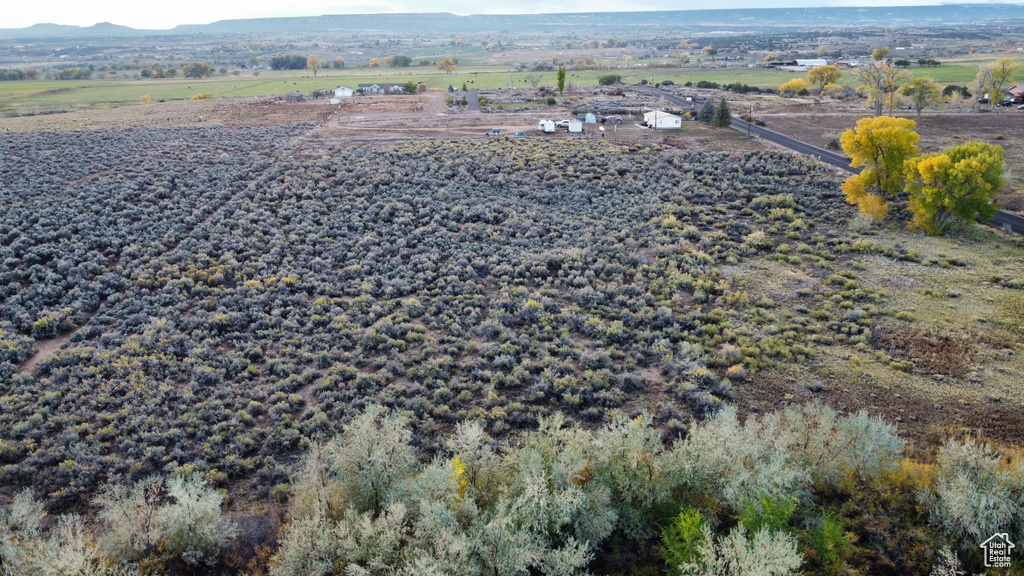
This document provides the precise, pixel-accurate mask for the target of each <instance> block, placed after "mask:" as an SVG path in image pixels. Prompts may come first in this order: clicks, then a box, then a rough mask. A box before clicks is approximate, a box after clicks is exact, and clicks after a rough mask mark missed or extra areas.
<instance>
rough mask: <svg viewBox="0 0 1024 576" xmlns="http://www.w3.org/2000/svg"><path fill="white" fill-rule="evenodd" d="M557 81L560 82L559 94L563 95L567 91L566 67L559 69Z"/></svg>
mask: <svg viewBox="0 0 1024 576" xmlns="http://www.w3.org/2000/svg"><path fill="white" fill-rule="evenodd" d="M555 80H556V81H557V82H558V93H559V94H561V93H562V92H563V91H564V90H565V66H559V67H558V74H557V75H556V76H555Z"/></svg>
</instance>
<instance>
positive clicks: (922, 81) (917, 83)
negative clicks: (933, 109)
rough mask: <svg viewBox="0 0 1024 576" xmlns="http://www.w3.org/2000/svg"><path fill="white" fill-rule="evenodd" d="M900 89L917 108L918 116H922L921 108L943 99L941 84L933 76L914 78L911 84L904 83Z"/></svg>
mask: <svg viewBox="0 0 1024 576" xmlns="http://www.w3.org/2000/svg"><path fill="white" fill-rule="evenodd" d="M900 91H901V92H902V93H903V95H904V96H906V97H907V98H909V99H910V103H911V104H912V105H913V106H914V109H915V110H917V115H918V117H920V116H921V110H923V109H924V108H925V107H927V106H930V105H932V104H937V103H939V102H941V101H942V91H941V90H939V85H938V84H936V83H935V82H933V81H932V79H931V78H926V77H923V76H922V77H921V78H914V79H913V80H911V82H910V84H905V85H903V87H902V88H901V89H900Z"/></svg>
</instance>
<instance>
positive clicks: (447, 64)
mask: <svg viewBox="0 0 1024 576" xmlns="http://www.w3.org/2000/svg"><path fill="white" fill-rule="evenodd" d="M437 69H438V70H444V71H445V73H446V74H451V73H452V72H455V60H452V59H451V58H445V59H444V60H441V61H440V62H438V63H437Z"/></svg>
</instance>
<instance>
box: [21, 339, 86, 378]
mask: <svg viewBox="0 0 1024 576" xmlns="http://www.w3.org/2000/svg"><path fill="white" fill-rule="evenodd" d="M73 334H74V332H68V333H67V334H61V335H60V336H57V337H56V338H50V339H48V340H37V341H36V343H35V352H33V353H32V355H31V356H29V357H28V359H27V360H25V363H24V364H22V365H21V368H19V369H18V373H19V374H31V373H32V370H33V369H35V367H36V364H38V363H40V362H42V361H43V360H45V359H46V358H47V357H48V356H49V355H50V354H53V353H54V352H56V351H57V350H60V348H61V346H63V345H64V344H65V343H66V342H69V341H70V340H71V336H72V335H73Z"/></svg>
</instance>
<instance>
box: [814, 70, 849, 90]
mask: <svg viewBox="0 0 1024 576" xmlns="http://www.w3.org/2000/svg"><path fill="white" fill-rule="evenodd" d="M842 77H843V71H842V70H840V69H839V67H838V66H833V65H831V64H824V65H822V66H815V67H814V68H811V69H810V70H808V71H807V83H808V84H814V85H816V86H817V87H818V88H819V89H821V88H824V87H825V85H826V84H835V83H836V82H838V81H839V79H840V78H842Z"/></svg>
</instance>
